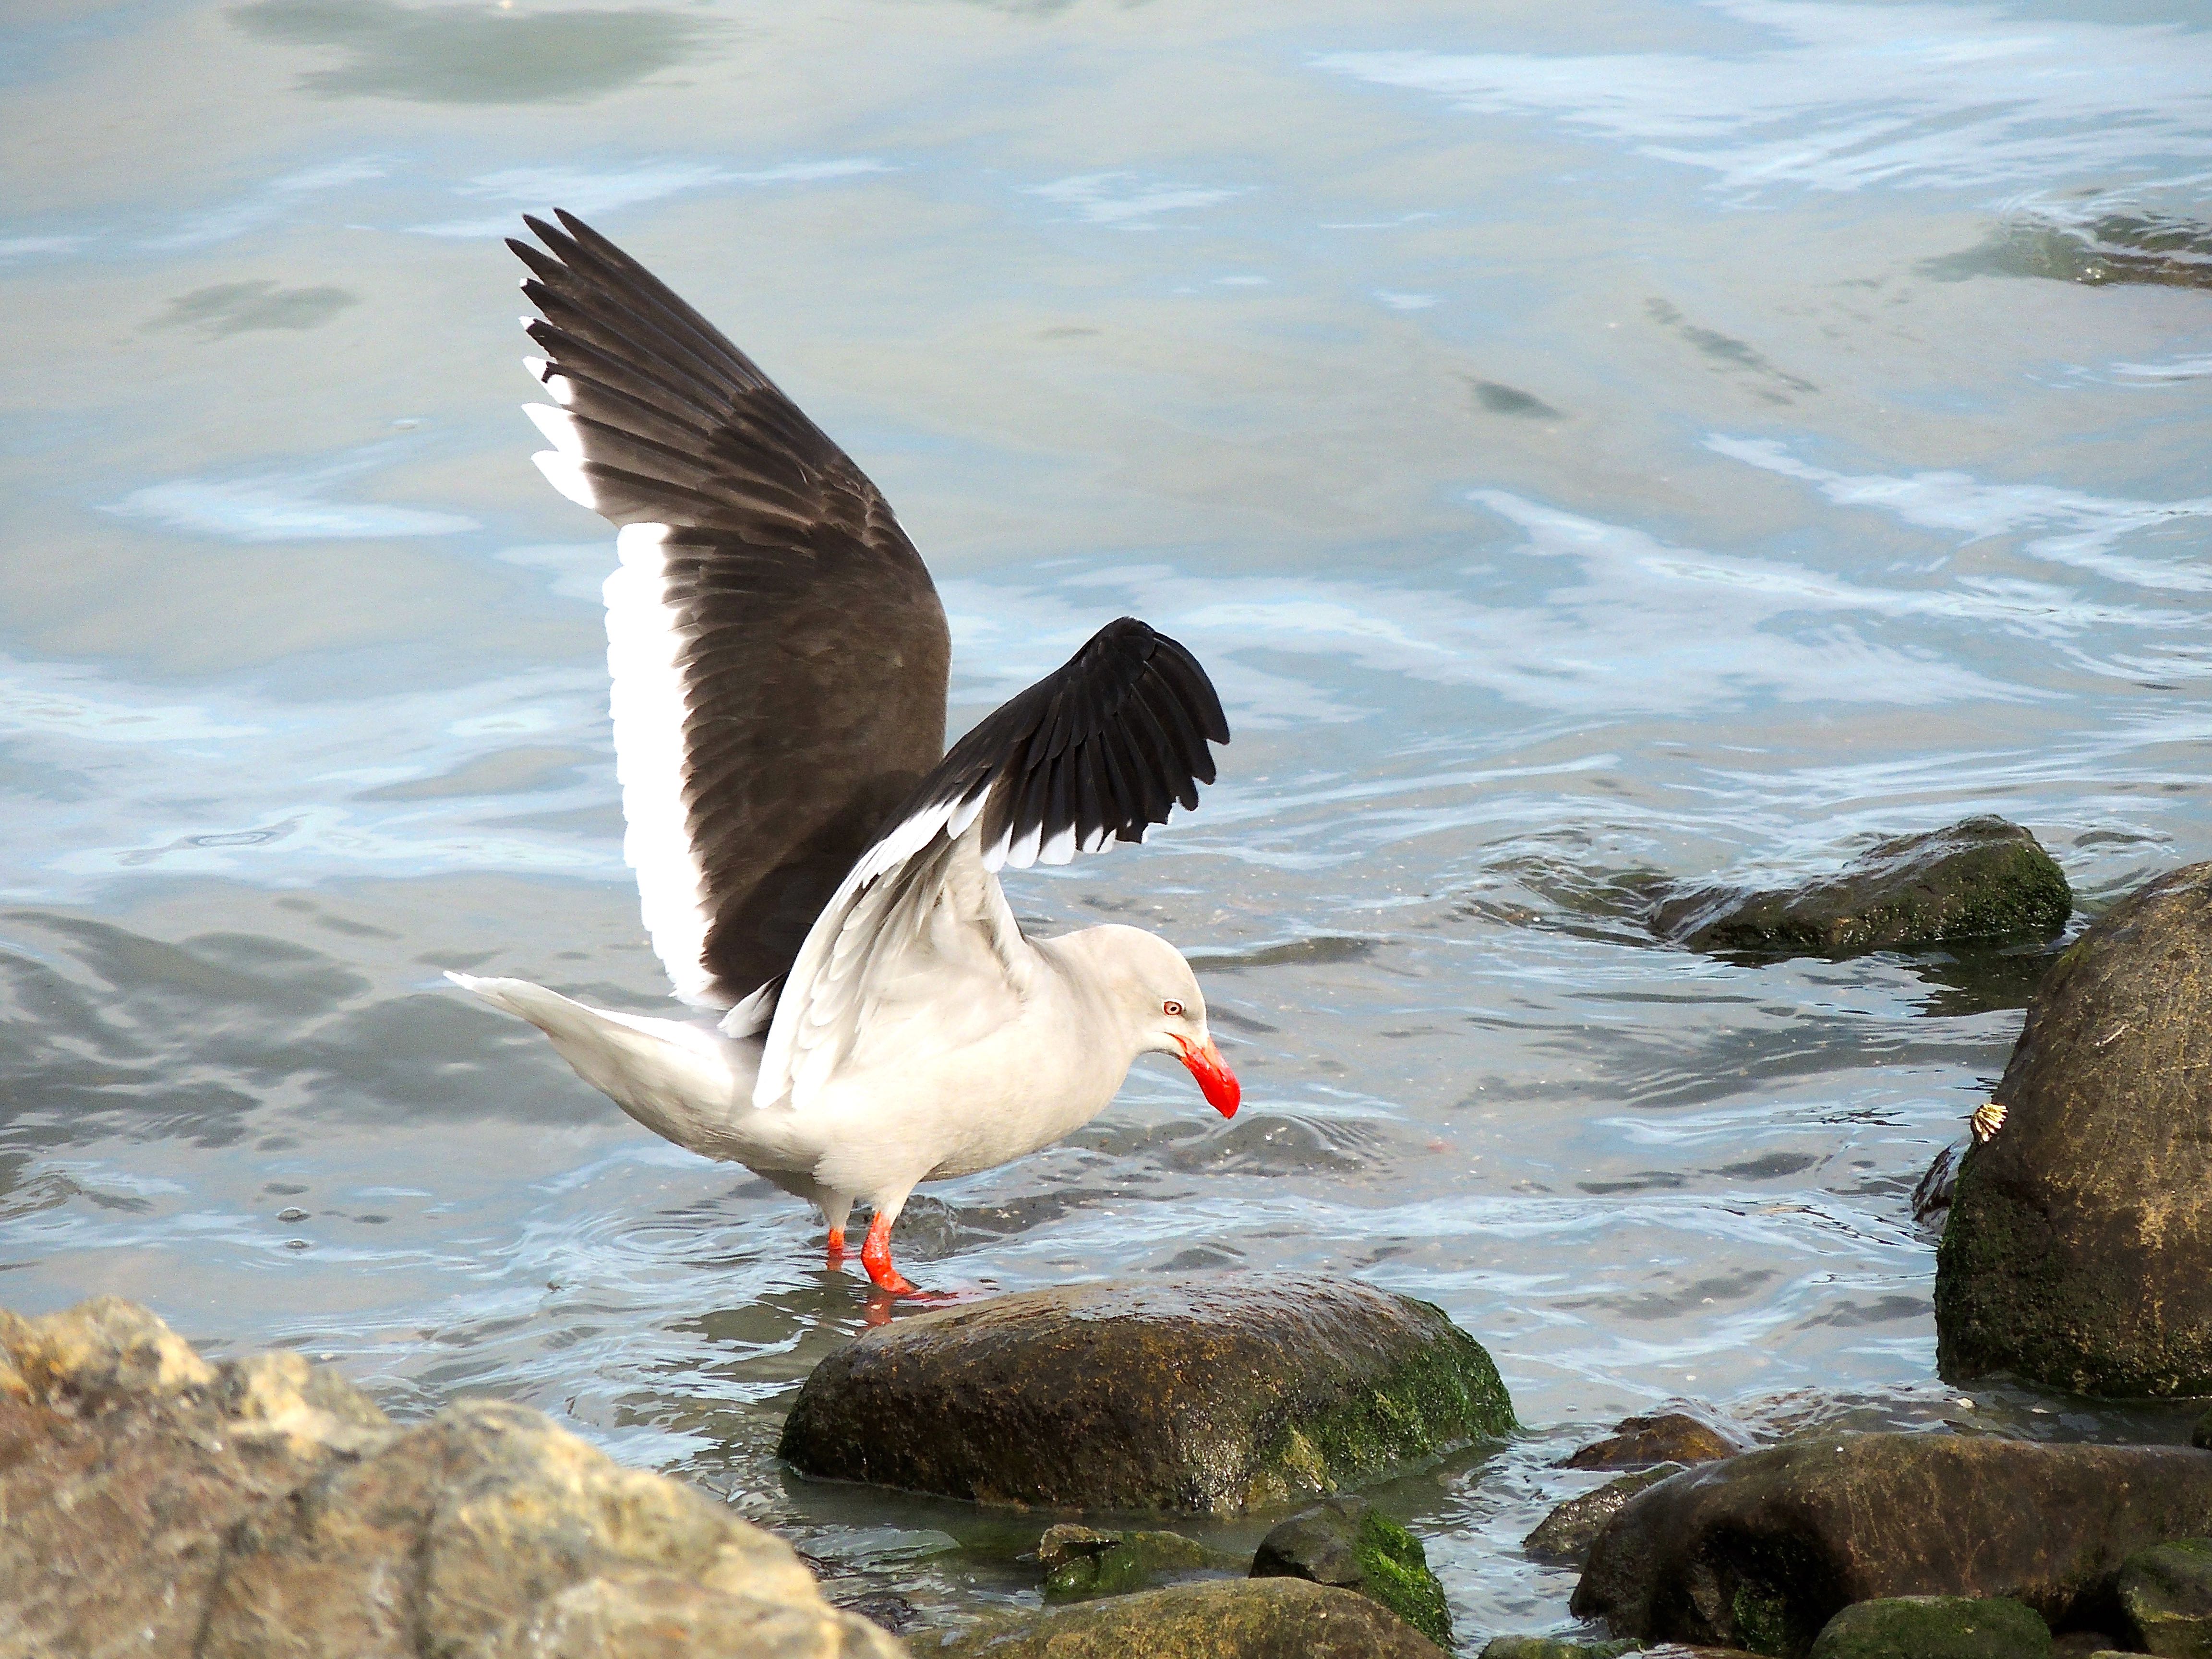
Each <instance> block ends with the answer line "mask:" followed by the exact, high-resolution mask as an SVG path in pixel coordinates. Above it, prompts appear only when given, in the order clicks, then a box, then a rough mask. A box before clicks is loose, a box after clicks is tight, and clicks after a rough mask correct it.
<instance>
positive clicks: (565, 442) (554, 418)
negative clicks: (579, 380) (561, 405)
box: [522, 404, 584, 460]
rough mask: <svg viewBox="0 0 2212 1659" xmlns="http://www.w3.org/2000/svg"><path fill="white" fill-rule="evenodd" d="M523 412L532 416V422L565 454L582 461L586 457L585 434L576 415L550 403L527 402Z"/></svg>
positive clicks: (550, 442)
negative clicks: (578, 423) (577, 422)
mask: <svg viewBox="0 0 2212 1659" xmlns="http://www.w3.org/2000/svg"><path fill="white" fill-rule="evenodd" d="M522 412H523V413H524V414H525V415H527V416H529V417H530V424H531V425H532V426H534V427H536V428H538V431H539V432H541V433H543V434H544V437H545V441H546V442H547V443H549V444H551V445H552V446H553V447H554V448H556V449H557V450H558V451H560V452H561V453H562V454H563V455H567V456H569V457H571V458H573V459H576V460H581V459H584V434H583V431H582V429H581V428H579V427H578V426H577V424H576V417H575V416H573V415H571V414H569V413H568V410H565V409H556V408H554V407H553V405H552V404H523V406H522Z"/></svg>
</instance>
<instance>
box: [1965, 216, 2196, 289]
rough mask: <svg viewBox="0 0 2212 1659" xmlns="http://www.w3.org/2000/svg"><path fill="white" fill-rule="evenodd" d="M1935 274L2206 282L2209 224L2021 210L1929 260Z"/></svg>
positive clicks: (2093, 282) (2090, 283)
mask: <svg viewBox="0 0 2212 1659" xmlns="http://www.w3.org/2000/svg"><path fill="white" fill-rule="evenodd" d="M1922 269H1923V270H1925V271H1926V272H1927V273H1928V274H1929V276H1934V277H1936V278H1937V279H1938V280H1942V281H1952V282H1955V281H1960V280H1962V279H1964V278H1966V277H1969V276H1982V275H1984V274H1996V275H2002V276H2045V277H2049V278H2051V279H2052V280H2054V281H2057V282H2062V283H2081V284H2082V285H2084V286H2085V287H2089V288H2102V287H2104V286H2106V284H2108V283H2158V284H2160V285H2163V286H2167V287H2174V288H2212V225H2205V224H2203V223H2200V222H2197V221H2196V220H2192V219H2183V218H2179V217H2177V216H2174V215H2172V214H2164V213H2144V212H2129V213H2107V214H2102V215H2100V216H2097V217H2095V218H2093V219H2089V220H2087V221H2085V222H2075V223H2054V222H2051V221H2050V220H2048V219H2041V218H2028V217H2023V218H2021V219H2016V220H2015V221H2014V222H2011V223H2009V224H2007V225H2005V226H2004V227H2003V228H2002V229H2000V230H1998V231H1997V232H1996V234H1994V235H1992V236H1991V237H1990V239H1989V240H1988V241H1986V242H1984V244H1983V245H1982V246H1980V247H1978V248H1974V249H1972V250H1970V251H1968V252H1964V253H1952V254H1946V255H1944V256H1942V258H1936V259H1931V260H1928V261H1926V262H1924V263H1923V266H1922Z"/></svg>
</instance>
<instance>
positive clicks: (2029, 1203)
mask: <svg viewBox="0 0 2212 1659" xmlns="http://www.w3.org/2000/svg"><path fill="white" fill-rule="evenodd" d="M1996 1099H1997V1100H1998V1101H2000V1102H2002V1103H2003V1105H2004V1106H2005V1108H2006V1112H2007V1116H2006V1119H2005V1122H2004V1127H2002V1129H2000V1130H1999V1131H1998V1132H1997V1133H1996V1136H1995V1138H1993V1139H1990V1140H1989V1141H1987V1142H1986V1143H1984V1144H1983V1145H1981V1146H1976V1147H1974V1148H1972V1150H1971V1151H1970V1152H1967V1154H1966V1158H1965V1159H1964V1160H1963V1162H1962V1163H1961V1164H1960V1170H1959V1176H1958V1182H1957V1187H1956V1190H1955V1192H1954V1195H1953V1198H1952V1203H1951V1212H1950V1218H1949V1219H1948V1222H1947V1223H1946V1224H1945V1226H1944V1231H1943V1240H1942V1247H1941V1248H1940V1249H1939V1250H1938V1252H1937V1255H1936V1337H1937V1360H1938V1364H1939V1365H1940V1367H1941V1368H1942V1371H1943V1373H1944V1374H1945V1375H1946V1376H1950V1377H1954V1378H1961V1379H1963V1378H1966V1377H1971V1376H1978V1375H1980V1374H1982V1373H1984V1372H1987V1371H1993V1370H2008V1371H2014V1372H2017V1373H2019V1374H2020V1375H2021V1376H2027V1377H2032V1378H2034V1379H2035V1380H2037V1381H2039V1382H2043V1383H2050V1384H2051V1385H2053V1386H2055V1387H2058V1388H2063V1389H2069V1390H2071V1391H2074V1392H2075V1393H2081V1394H2092V1395H2138V1396H2139V1395H2188V1394H2212V865H2202V864H2200V865H2192V866H2190V867H2189V868H2187V869H2185V870H2178V871H2175V872H2173V873H2172V874H2170V875H2167V876H2165V877H2162V878H2160V879H2159V880H2157V881H2154V882H2153V883H2151V884H2149V885H2148V886H2147V887H2145V888H2143V889H2142V890H2141V891H2140V892H2138V893H2136V894H2135V895H2134V896H2132V897H2130V899H2128V900H2127V901H2126V902H2124V903H2123V904H2121V905H2120V906H2118V908H2116V909H2114V910H2113V911H2112V912H2111V914H2109V915H2106V916H2105V917H2104V918H2102V919H2101V920H2100V921H2098V922H2097V923H2096V924H2095V925H2094V926H2093V927H2090V928H2089V929H2088V931H2087V932H2086V933H2083V934H2082V935H2081V938H2080V939H2076V940H2075V942H2074V944H2073V945H2070V946H2069V947H2068V948H2067V949H2066V951H2063V953H2062V954H2061V955H2060V956H2059V957H2058V959H2057V962H2056V963H2054V964H2053V965H2052V967H2051V971H2050V973H2049V974H2048V975H2046V976H2045V979H2044V981H2043V983H2042V985H2041V986H2040V987H2039V988H2038V989H2037V991H2036V993H2035V995H2034V998H2033V1000H2031V1001H2030V1002H2029V1004H2028V1009H2027V1023H2026V1024H2025V1026H2024V1027H2023V1028H2022V1030H2021V1035H2020V1041H2019V1042H2018V1043H2017V1045H2015V1048H2014V1049H2013V1053H2012V1058H2011V1060H2010V1062H2009V1063H2008V1065H2007V1066H2006V1067H2005V1073H2004V1079H2003V1081H2002V1083H2001V1084H1999V1085H1998V1087H1997V1091H1996Z"/></svg>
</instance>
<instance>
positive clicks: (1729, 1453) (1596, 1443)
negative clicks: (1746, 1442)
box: [1565, 1412, 1743, 1469]
mask: <svg viewBox="0 0 2212 1659" xmlns="http://www.w3.org/2000/svg"><path fill="white" fill-rule="evenodd" d="M1742 1449H1743V1446H1742V1443H1741V1442H1739V1441H1736V1440H1734V1439H1731V1438H1730V1437H1729V1436H1727V1435H1725V1434H1723V1433H1722V1432H1721V1431H1719V1430H1718V1429H1717V1428H1715V1427H1714V1426H1713V1425H1711V1424H1710V1423H1707V1422H1705V1421H1703V1420H1702V1419H1699V1418H1695V1417H1692V1416H1691V1415H1690V1414H1689V1413H1687V1412H1656V1413H1651V1414H1650V1415H1648V1416H1644V1417H1629V1418H1623V1419H1621V1421H1620V1425H1619V1426H1618V1427H1617V1428H1615V1429H1614V1430H1613V1432H1612V1433H1611V1434H1609V1435H1607V1437H1605V1438H1604V1439H1602V1440H1593V1441H1591V1442H1590V1443H1589V1444H1588V1445H1587V1446H1583V1447H1581V1448H1579V1449H1577V1450H1576V1452H1575V1453H1574V1455H1572V1456H1571V1457H1569V1458H1568V1459H1567V1461H1566V1463H1565V1468H1571V1469H1640V1468H1650V1466H1651V1465H1653V1464H1654V1463H1710V1462H1712V1461H1713V1460H1714V1459H1715V1458H1719V1457H1733V1456H1735V1454H1736V1453H1738V1452H1740V1451H1741V1450H1742Z"/></svg>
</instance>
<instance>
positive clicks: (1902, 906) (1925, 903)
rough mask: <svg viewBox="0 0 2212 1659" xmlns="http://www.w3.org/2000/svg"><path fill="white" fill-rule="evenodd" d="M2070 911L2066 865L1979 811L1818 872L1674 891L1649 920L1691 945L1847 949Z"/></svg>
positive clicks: (2027, 929) (2013, 933)
mask: <svg viewBox="0 0 2212 1659" xmlns="http://www.w3.org/2000/svg"><path fill="white" fill-rule="evenodd" d="M2073 911H2074V898H2073V894H2072V892H2071V890H2069V888H2068V886H2067V884H2066V877H2065V874H2064V872H2062V871H2061V870H2060V869H2059V867H2058V866H2057V864H2056V863H2055V862H2054V861H2053V860H2052V859H2051V855H2050V854H2048V853H2046V852H2045V851H2044V850H2043V848H2042V847H2041V846H2040V845H2039V844H2038V842H2037V841H2036V839H2035V837H2034V836H2032V835H2030V834H2029V833H2028V832H2027V830H2025V829H2021V827H2020V826H2019V825H2018V824H2016V823H2006V822H2005V821H2004V820H2003V819H2002V818H1998V817H1973V818H1967V819H1966V820H1965V821H1964V822H1962V823H1954V824H1953V825H1952V826H1951V827H1950V828H1949V829H1936V830H1930V831H1929V832H1927V833H1925V834H1922V835H1917V836H1898V837H1896V838H1894V839H1893V840H1890V841H1885V842H1880V843H1879V844H1877V845H1876V846H1875V847H1873V848H1870V849H1869V850H1868V851H1867V852H1865V853H1863V854H1860V855H1859V856H1858V857H1857V858H1855V859H1853V860H1851V861H1850V863H1849V864H1847V865H1845V866H1844V867H1843V869H1842V870H1841V871H1840V872H1838V873H1837V874H1835V875H1833V876H1831V877H1829V878H1827V879H1826V880H1823V881H1814V882H1808V883H1807V884H1804V885H1802V886H1800V887H1794V888H1787V889H1783V890H1778V891H1774V892H1764V893H1746V892H1743V891H1741V890H1737V889H1734V888H1723V887H1704V888H1699V889H1697V890H1693V891H1691V892H1686V893H1682V894H1679V895H1677V896H1674V897H1672V898H1668V899H1666V900H1664V901H1662V902H1661V903H1660V904H1659V905H1657V906H1656V908H1654V909H1653V911H1652V913H1651V928H1652V931H1653V932H1654V933H1657V934H1658V935H1659V936H1660V937H1661V938H1662V939H1668V940H1671V941H1672V942H1674V943H1675V944H1678V945H1686V946H1687V947H1689V948H1690V949H1691V950H1692V951H1789V952H1791V953H1793V954H1798V955H1808V956H1823V957H1846V956H1856V955H1858V954H1860V953H1861V952H1863V951H1893V950H1908V949H1912V948H1916V947H1918V946H1923V945H1941V944H1948V943H1950V942H1953V941H1956V940H1962V939H2025V938H2033V937H2042V936H2045V935H2048V934H2051V933H2057V932H2058V931H2059V930H2060V929H2062V928H2063V927H2065V926H2066V921H2067V918H2068V917H2069V916H2070V915H2072V914H2073Z"/></svg>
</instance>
